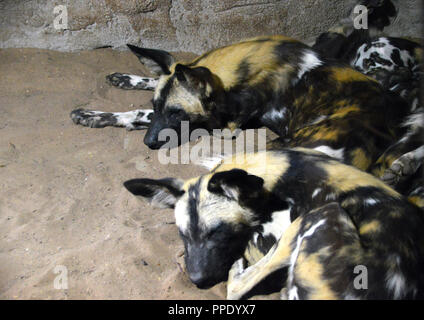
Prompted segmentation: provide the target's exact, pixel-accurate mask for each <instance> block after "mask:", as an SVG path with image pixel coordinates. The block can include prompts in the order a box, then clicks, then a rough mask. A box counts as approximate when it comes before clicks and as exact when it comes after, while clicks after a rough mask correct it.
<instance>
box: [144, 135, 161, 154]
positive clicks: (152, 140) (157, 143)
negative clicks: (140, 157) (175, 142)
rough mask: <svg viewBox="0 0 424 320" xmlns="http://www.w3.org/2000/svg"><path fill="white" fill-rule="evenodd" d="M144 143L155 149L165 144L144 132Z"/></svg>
mask: <svg viewBox="0 0 424 320" xmlns="http://www.w3.org/2000/svg"><path fill="white" fill-rule="evenodd" d="M144 144H145V145H146V146H148V147H149V148H150V149H153V150H157V149H160V147H162V146H163V145H164V144H165V141H158V139H155V138H152V137H151V136H150V135H147V134H146V135H145V136H144Z"/></svg>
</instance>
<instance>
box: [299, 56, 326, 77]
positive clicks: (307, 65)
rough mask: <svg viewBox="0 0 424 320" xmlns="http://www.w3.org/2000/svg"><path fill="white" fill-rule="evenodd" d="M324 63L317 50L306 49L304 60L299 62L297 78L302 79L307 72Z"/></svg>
mask: <svg viewBox="0 0 424 320" xmlns="http://www.w3.org/2000/svg"><path fill="white" fill-rule="evenodd" d="M322 63H323V62H322V61H321V60H320V59H319V58H318V57H317V55H316V53H315V52H313V51H309V50H306V51H305V52H304V54H303V56H302V62H301V63H300V64H299V73H298V74H297V78H298V79H301V78H302V77H303V75H304V74H305V73H307V72H309V71H311V70H313V69H315V68H316V67H319V66H320V65H322Z"/></svg>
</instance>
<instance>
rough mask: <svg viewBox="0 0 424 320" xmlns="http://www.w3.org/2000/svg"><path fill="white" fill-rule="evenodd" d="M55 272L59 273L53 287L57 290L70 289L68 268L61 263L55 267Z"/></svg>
mask: <svg viewBox="0 0 424 320" xmlns="http://www.w3.org/2000/svg"><path fill="white" fill-rule="evenodd" d="M53 272H54V274H57V276H56V277H55V278H54V281H53V287H54V288H55V289H56V290H66V289H68V268H66V267H65V266H62V265H59V266H56V267H55V268H54V269H53Z"/></svg>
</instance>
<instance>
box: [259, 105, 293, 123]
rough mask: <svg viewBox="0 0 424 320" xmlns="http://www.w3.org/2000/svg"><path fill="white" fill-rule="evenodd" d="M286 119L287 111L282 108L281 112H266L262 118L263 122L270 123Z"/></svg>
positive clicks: (273, 110)
mask: <svg viewBox="0 0 424 320" xmlns="http://www.w3.org/2000/svg"><path fill="white" fill-rule="evenodd" d="M286 117H287V109H286V108H283V109H281V110H275V109H272V110H270V111H268V112H266V113H265V114H264V115H263V116H262V118H263V119H264V120H265V121H272V122H279V121H281V120H284V119H285V118H286Z"/></svg>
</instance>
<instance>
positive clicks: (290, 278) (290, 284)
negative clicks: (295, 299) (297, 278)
mask: <svg viewBox="0 0 424 320" xmlns="http://www.w3.org/2000/svg"><path fill="white" fill-rule="evenodd" d="M325 221H326V219H322V220H320V221H318V222H317V223H316V224H314V225H313V226H312V227H310V228H309V230H308V231H306V232H305V233H304V234H302V235H299V236H298V237H297V241H296V248H295V249H294V250H293V252H292V254H291V256H290V267H289V274H288V279H287V287H288V288H292V287H293V280H294V268H295V265H296V261H297V258H298V256H299V253H300V248H301V247H302V242H303V239H305V238H308V237H310V236H312V235H313V234H314V233H315V231H316V230H317V229H318V228H319V227H320V226H322V225H323V224H324V223H325ZM296 293H297V289H296ZM289 299H290V292H289Z"/></svg>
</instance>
